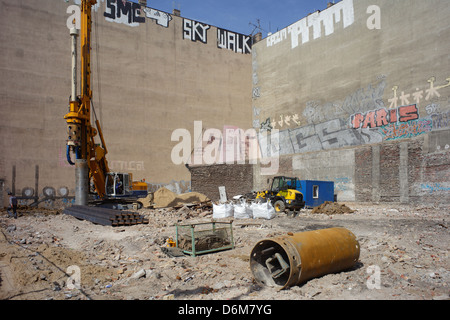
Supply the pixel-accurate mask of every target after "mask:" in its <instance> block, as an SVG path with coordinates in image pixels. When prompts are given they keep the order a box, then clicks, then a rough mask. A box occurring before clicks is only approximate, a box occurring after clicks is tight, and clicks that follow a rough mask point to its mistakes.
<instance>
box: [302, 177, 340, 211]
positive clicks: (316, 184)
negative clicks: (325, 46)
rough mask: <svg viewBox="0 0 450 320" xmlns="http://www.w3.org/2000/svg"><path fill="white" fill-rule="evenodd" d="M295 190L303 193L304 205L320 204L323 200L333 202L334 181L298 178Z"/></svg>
mask: <svg viewBox="0 0 450 320" xmlns="http://www.w3.org/2000/svg"><path fill="white" fill-rule="evenodd" d="M297 184H300V186H297V190H298V191H300V192H301V193H303V198H304V201H305V207H307V208H313V207H317V206H320V205H321V204H322V203H324V202H325V201H331V202H334V182H333V181H316V180H300V181H298V183H297Z"/></svg>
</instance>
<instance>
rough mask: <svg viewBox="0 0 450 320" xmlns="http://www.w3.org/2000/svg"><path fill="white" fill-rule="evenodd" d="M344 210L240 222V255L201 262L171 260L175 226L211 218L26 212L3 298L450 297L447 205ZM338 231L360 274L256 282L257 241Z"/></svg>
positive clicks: (9, 245) (6, 269)
mask: <svg viewBox="0 0 450 320" xmlns="http://www.w3.org/2000/svg"><path fill="white" fill-rule="evenodd" d="M346 205H347V206H348V207H350V208H351V209H352V211H354V212H352V213H345V214H336V213H328V214H326V213H312V210H302V211H301V213H300V214H299V215H298V216H296V217H288V216H287V215H285V214H279V215H278V216H277V217H276V218H274V219H272V220H262V219H246V220H234V221H233V234H234V241H235V249H233V250H227V251H221V252H215V253H211V254H206V255H201V256H198V257H191V256H188V255H185V256H182V257H171V256H169V255H168V254H167V249H166V248H167V240H168V239H169V238H174V237H175V227H174V226H175V224H176V223H178V224H193V223H199V222H210V221H211V218H212V212H211V211H204V210H190V209H188V208H186V207H183V208H181V209H164V208H162V209H142V210H139V213H140V214H142V215H145V216H146V218H148V219H149V221H150V223H149V224H148V225H136V226H129V227H108V226H106V227H105V226H99V225H95V224H93V223H91V222H88V221H82V220H78V219H76V218H74V217H72V216H68V215H65V214H63V211H62V210H61V209H59V210H49V209H33V210H29V209H26V208H21V209H19V213H20V216H19V218H18V219H17V220H16V219H12V218H9V217H8V216H7V214H6V211H2V212H0V226H1V232H0V299H4V300H5V299H10V300H87V299H93V300H98V299H101V300H134V299H143V300H233V299H237V300H334V299H344V300H448V299H449V293H450V290H449V284H450V264H449V257H448V254H449V250H448V249H449V244H450V236H449V230H448V226H449V212H450V210H449V207H441V208H437V207H425V206H420V207H417V206H407V205H396V204H362V203H347V204H346ZM225 221H228V220H225ZM338 226H339V227H345V228H347V229H349V230H350V231H351V232H353V233H354V234H355V235H356V237H357V240H358V241H359V243H360V247H361V254H360V260H359V262H358V263H357V265H356V266H355V267H354V268H353V269H351V270H346V271H343V272H340V273H336V274H328V275H325V276H323V277H320V278H316V279H313V280H310V281H308V282H307V283H305V284H303V285H301V286H296V287H293V288H290V289H288V290H283V291H278V290H276V289H274V288H268V287H263V288H261V287H259V286H258V285H257V284H256V282H255V281H254V278H253V275H252V273H251V270H250V268H249V256H250V252H251V251H252V249H253V247H254V246H255V244H256V243H257V242H259V241H260V240H263V239H267V238H271V237H274V236H278V235H284V234H286V233H288V232H294V233H295V232H302V231H308V230H316V229H322V228H329V227H338ZM77 284H80V285H78V286H77Z"/></svg>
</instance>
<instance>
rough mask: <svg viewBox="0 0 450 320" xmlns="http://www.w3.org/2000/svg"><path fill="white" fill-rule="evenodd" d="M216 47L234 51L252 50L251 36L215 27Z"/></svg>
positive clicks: (247, 52)
mask: <svg viewBox="0 0 450 320" xmlns="http://www.w3.org/2000/svg"><path fill="white" fill-rule="evenodd" d="M217 47H218V48H220V49H227V50H231V51H233V52H236V53H244V54H250V53H251V52H252V37H250V36H245V35H243V34H239V33H235V32H231V31H228V30H224V29H220V28H217Z"/></svg>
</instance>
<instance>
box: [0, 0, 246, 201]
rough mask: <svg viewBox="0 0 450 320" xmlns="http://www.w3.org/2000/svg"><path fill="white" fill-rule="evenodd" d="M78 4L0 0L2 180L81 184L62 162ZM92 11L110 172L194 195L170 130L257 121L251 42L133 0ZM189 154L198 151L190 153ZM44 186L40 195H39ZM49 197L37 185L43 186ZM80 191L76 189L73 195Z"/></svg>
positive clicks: (107, 1) (97, 95)
mask: <svg viewBox="0 0 450 320" xmlns="http://www.w3.org/2000/svg"><path fill="white" fill-rule="evenodd" d="M77 2H78V3H79V1H69V2H67V1H64V0H40V1H29V0H17V1H9V0H0V6H1V10H0V28H1V30H2V32H1V33H0V48H1V49H0V50H1V53H2V59H1V60H0V104H1V108H0V137H1V138H0V179H4V180H5V190H11V179H12V167H13V165H16V167H17V175H16V191H17V193H20V190H22V189H23V188H25V187H34V177H35V166H36V165H38V166H39V168H40V175H39V177H40V181H39V185H40V186H41V187H44V186H51V187H54V188H56V189H57V188H59V187H61V186H67V187H69V188H71V189H72V190H73V188H74V182H75V178H74V168H73V167H70V166H69V165H68V164H67V162H66V161H65V140H66V139H67V137H66V135H67V134H66V124H65V120H64V119H63V117H64V115H65V114H66V113H67V110H68V100H69V96H70V72H71V55H70V43H71V42H70V41H71V40H70V36H69V30H68V28H67V26H66V24H67V20H68V18H69V16H70V15H71V13H70V12H69V13H67V12H66V11H67V8H68V7H69V6H70V5H73V4H74V3H77ZM98 2H99V4H98V6H97V7H96V10H95V11H94V14H93V20H94V23H93V24H94V26H93V47H92V71H93V78H92V87H93V93H94V106H95V109H96V114H97V116H98V118H99V120H100V122H101V124H102V127H103V133H104V136H105V140H106V144H107V147H108V151H109V154H108V156H107V158H108V160H109V164H110V167H111V169H112V170H114V171H125V172H131V173H133V174H134V178H135V179H146V181H147V182H149V183H150V184H151V187H152V188H153V189H154V188H157V187H160V186H163V185H166V184H171V185H172V187H173V189H174V190H177V189H179V191H180V192H184V191H187V190H189V188H190V173H189V171H188V170H187V169H186V168H185V166H184V165H175V164H173V162H172V159H171V151H172V148H173V147H174V146H175V145H176V143H177V142H173V141H171V135H172V132H173V131H174V130H175V129H178V128H185V129H187V130H188V131H189V132H190V133H191V135H192V143H191V145H192V148H193V142H194V138H193V136H194V132H193V131H194V121H202V123H203V128H204V129H208V128H216V129H218V130H223V128H224V126H233V127H239V128H243V129H247V128H249V127H251V108H250V107H249V106H250V105H251V39H250V40H249V38H248V37H245V36H243V35H239V34H235V33H233V32H230V31H227V30H222V29H220V28H217V27H214V26H208V25H206V24H202V23H199V22H196V21H192V20H189V19H184V18H183V17H179V16H174V15H172V14H166V13H164V12H160V11H157V10H153V9H151V8H145V10H144V8H143V7H142V8H140V9H142V10H139V6H138V5H137V4H132V3H125V4H124V3H123V2H121V1H118V2H115V1H111V0H99V1H98ZM191 150H192V149H191ZM40 192H41V191H40ZM41 193H42V192H41ZM72 195H73V193H72Z"/></svg>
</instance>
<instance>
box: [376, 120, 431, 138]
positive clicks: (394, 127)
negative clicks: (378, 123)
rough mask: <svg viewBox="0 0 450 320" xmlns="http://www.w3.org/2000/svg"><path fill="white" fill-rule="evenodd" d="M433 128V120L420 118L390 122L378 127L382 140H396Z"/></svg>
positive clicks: (429, 130)
mask: <svg viewBox="0 0 450 320" xmlns="http://www.w3.org/2000/svg"><path fill="white" fill-rule="evenodd" d="M432 130H433V121H432V120H429V119H420V120H414V121H409V122H406V123H391V124H389V125H387V126H384V127H382V128H380V133H381V135H382V136H383V140H386V141H389V140H396V139H405V138H413V137H417V136H419V135H421V134H424V133H427V132H431V131H432Z"/></svg>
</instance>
